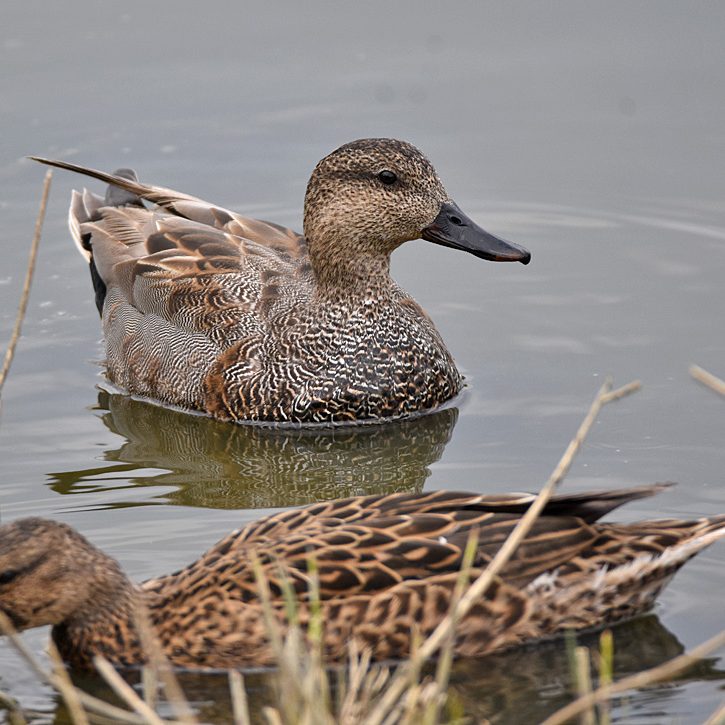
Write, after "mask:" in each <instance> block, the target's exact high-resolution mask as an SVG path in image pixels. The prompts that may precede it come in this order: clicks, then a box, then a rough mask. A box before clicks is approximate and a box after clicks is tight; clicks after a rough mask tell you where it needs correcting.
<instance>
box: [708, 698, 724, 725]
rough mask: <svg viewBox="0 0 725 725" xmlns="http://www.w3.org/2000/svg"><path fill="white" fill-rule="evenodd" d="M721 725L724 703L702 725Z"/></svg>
mask: <svg viewBox="0 0 725 725" xmlns="http://www.w3.org/2000/svg"><path fill="white" fill-rule="evenodd" d="M723 723H725V702H723V704H722V705H720V707H718V709H717V710H715V712H714V713H713V714H712V715H710V717H709V718H707V720H705V722H704V723H703V725H723Z"/></svg>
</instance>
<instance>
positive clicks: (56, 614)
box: [0, 518, 130, 630]
mask: <svg viewBox="0 0 725 725" xmlns="http://www.w3.org/2000/svg"><path fill="white" fill-rule="evenodd" d="M128 587H130V583H129V582H128V580H127V579H126V578H125V575H124V574H123V573H122V572H121V570H120V567H119V566H118V564H117V563H116V562H115V561H114V560H113V559H111V558H110V557H108V556H106V555H105V554H103V553H102V552H101V551H99V550H98V549H96V548H95V547H94V546H92V545H91V544H90V543H89V542H88V541H87V540H86V539H85V538H84V537H83V536H81V535H80V534H79V533H78V532H77V531H75V530H74V529H72V528H71V527H70V526H67V525H65V524H62V523H59V522H57V521H49V520H47V519H41V518H28V519H20V520H18V521H13V522H12V523H9V524H4V525H3V526H0V612H3V613H4V614H5V615H6V616H7V617H8V618H9V619H10V621H11V622H12V624H13V626H14V627H15V628H16V629H18V630H22V629H29V628H31V627H41V626H43V625H47V624H51V625H57V624H61V623H63V622H68V621H73V620H75V619H83V618H85V617H88V616H89V615H91V614H92V612H94V611H96V610H97V609H98V608H99V607H103V606H104V605H105V606H115V605H116V603H117V602H118V601H119V599H120V600H123V599H124V597H123V594H124V593H125V590H126V589H127V588H128Z"/></svg>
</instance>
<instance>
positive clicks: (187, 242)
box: [37, 139, 462, 424]
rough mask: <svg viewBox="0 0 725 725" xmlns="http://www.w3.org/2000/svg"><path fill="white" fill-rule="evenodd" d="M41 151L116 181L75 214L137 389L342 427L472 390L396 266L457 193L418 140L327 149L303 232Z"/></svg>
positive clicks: (114, 339) (116, 345) (208, 408)
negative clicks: (389, 174) (398, 252)
mask: <svg viewBox="0 0 725 725" xmlns="http://www.w3.org/2000/svg"><path fill="white" fill-rule="evenodd" d="M37 160H38V161H42V162H43V163H48V164H51V165H54V166H58V167H60V168H64V169H68V170H71V171H76V172H78V173H81V174H85V175H87V176H91V177H94V178H96V179H99V180H101V181H105V182H107V183H109V184H111V185H112V186H111V187H109V192H108V193H107V195H106V199H105V200H104V199H101V198H100V197H97V196H95V195H93V194H91V193H90V192H87V191H84V192H83V193H82V194H79V193H78V192H74V193H73V197H72V201H71V210H70V217H69V222H70V227H71V231H72V233H73V236H74V238H75V240H76V243H77V245H78V247H79V248H80V249H81V252H82V253H83V254H84V256H85V257H86V259H88V260H89V262H90V264H91V275H92V277H93V281H94V287H95V289H96V302H97V304H98V306H99V309H100V310H101V312H102V318H103V329H104V335H105V339H106V357H107V366H106V371H107V375H108V377H109V379H110V380H111V382H113V383H114V384H115V385H117V386H118V387H120V388H122V389H124V390H126V391H127V392H129V393H133V394H135V395H137V396H141V397H146V398H152V399H155V400H158V401H160V402H162V403H168V404H172V405H174V406H180V407H183V408H189V409H193V410H196V411H201V412H204V413H206V414H209V415H211V416H214V417H216V418H220V419H222V420H232V421H257V422H264V423H279V422H294V423H302V424H307V423H313V424H314V423H325V424H329V423H354V422H359V421H381V420H390V419H395V418H404V417H407V416H410V415H413V414H416V413H418V412H421V411H426V410H431V409H434V408H436V407H439V406H440V405H441V404H443V403H445V402H446V401H448V400H450V399H451V398H453V397H454V396H455V395H456V394H458V393H459V391H460V390H461V387H462V378H461V375H460V374H459V372H458V370H457V369H456V366H455V364H454V362H453V359H452V357H451V355H450V353H449V352H448V350H447V349H446V347H445V345H444V343H443V341H442V339H441V337H440V335H439V334H438V331H437V330H436V329H435V326H434V325H433V323H432V321H431V320H430V318H429V317H428V316H427V315H426V314H425V312H424V311H423V310H422V309H421V308H420V306H419V305H418V304H416V303H415V302H414V301H413V300H412V299H411V298H410V297H409V296H408V295H407V294H406V293H405V292H404V291H403V290H401V289H400V288H399V287H398V286H397V285H396V284H395V283H394V282H393V280H392V279H391V278H390V274H389V264H390V254H391V252H392V251H393V250H394V249H395V248H396V247H398V246H399V245H400V244H402V243H403V242H405V241H407V240H411V239H416V238H419V237H420V235H421V233H422V230H424V229H425V228H427V227H428V226H429V225H430V224H431V223H432V222H433V220H434V219H435V218H436V217H437V215H438V214H439V212H440V210H441V208H442V204H444V203H446V202H447V200H448V195H447V193H446V192H445V189H444V188H443V185H442V184H441V182H440V179H439V178H438V176H437V174H436V172H435V170H434V169H433V167H432V166H431V164H430V162H429V161H428V160H427V159H426V158H425V156H423V154H421V152H420V151H418V149H416V148H415V147H413V146H411V145H410V144H407V143H405V142H401V141H396V140H393V139H363V140H360V141H357V142H353V143H351V144H346V145H345V146H343V147H341V148H339V149H337V150H336V151H334V152H333V153H331V154H330V155H328V156H327V157H325V158H324V159H323V160H322V161H320V162H319V164H318V165H317V167H316V168H315V170H314V172H313V174H312V177H311V179H310V183H309V185H308V187H307V193H306V197H305V220H304V226H305V236H304V237H303V236H301V235H299V234H297V233H295V232H293V231H291V230H290V229H286V228H284V227H281V226H279V225H277V224H273V223H271V222H265V221H260V220H257V219H251V218H249V217H245V216H241V215H239V214H236V213H234V212H232V211H229V210H227V209H223V208H221V207H218V206H215V205H213V204H209V203H207V202H204V201H202V200H201V199H198V198H196V197H193V196H190V195H188V194H183V193H179V192H175V191H172V190H170V189H165V188H163V187H158V186H153V185H149V184H143V183H140V182H139V181H138V180H137V179H136V176H135V174H134V173H133V172H132V171H130V170H127V169H126V170H119V174H120V175H119V174H115V175H114V174H107V173H104V172H101V171H95V170H93V169H87V168H85V167H82V166H77V165H75V164H71V163H68V162H64V161H49V160H47V159H37ZM381 169H393V170H394V171H395V172H396V174H397V176H398V182H397V183H396V184H395V185H394V186H385V185H383V184H382V183H381V182H380V181H379V179H378V176H377V175H378V172H379V171H380V170H381ZM144 201H146V202H150V203H152V204H154V205H155V206H154V207H153V208H151V209H147V208H146V207H145V206H144ZM190 350H194V355H195V358H194V364H193V365H191V366H190V365H189V363H188V354H189V351H190Z"/></svg>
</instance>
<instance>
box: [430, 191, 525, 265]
mask: <svg viewBox="0 0 725 725" xmlns="http://www.w3.org/2000/svg"><path fill="white" fill-rule="evenodd" d="M420 236H421V237H422V238H423V239H425V240H427V241H429V242H435V243H436V244H442V245H443V246H444V247H452V248H453V249H462V250H463V251H464V252H470V253H471V254H475V255H476V256H477V257H481V258H482V259H490V260H491V261H493V262H521V263H522V264H528V263H529V262H530V261H531V252H529V251H528V250H526V249H524V248H523V247H520V246H519V245H518V244H514V243H513V242H507V241H504V240H503V239H499V238H498V237H494V236H493V234H489V233H488V232H486V231H484V230H483V229H481V227H479V226H478V224H476V222H474V221H473V219H471V218H469V217H467V216H466V215H465V214H464V213H463V212H462V211H461V210H460V209H459V208H458V204H456V203H454V202H452V201H446V202H444V203H443V204H442V205H441V210H440V212H439V213H438V216H437V217H436V218H435V219H434V220H433V223H432V224H430V225H429V226H427V227H426V228H425V229H423V231H422V232H421V234H420Z"/></svg>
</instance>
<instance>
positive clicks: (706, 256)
mask: <svg viewBox="0 0 725 725" xmlns="http://www.w3.org/2000/svg"><path fill="white" fill-rule="evenodd" d="M723 37H725V6H723V5H720V4H716V3H679V2H674V1H673V2H664V1H662V2H649V3H646V2H644V3H589V2H570V3H567V2H561V3H555V4H554V3H536V2H530V3H510V2H506V3H504V2H500V3H483V2H468V3H463V2H461V3H455V4H453V3H449V4H447V5H443V4H434V3H413V2H403V3H389V2H385V3H384V2H368V3H365V5H364V6H363V5H362V4H358V5H352V4H343V3H338V4H332V3H325V2H322V1H316V2H306V3H299V4H296V5H294V6H292V5H283V4H281V3H280V4H276V3H244V4H241V3H229V4H211V3H204V4H197V3H191V2H185V1H177V2H174V3H166V2H164V3H143V4H142V3H133V2H130V3H124V4H121V3H113V4H111V3H98V2H74V3H63V4H61V3H54V4H50V3H41V2H22V3H13V2H5V3H3V5H2V7H0V70H1V72H0V129H1V131H2V133H0V213H1V217H0V218H1V219H2V231H1V232H0V244H1V245H2V246H1V250H2V262H1V263H0V341H2V344H3V346H4V343H5V341H6V340H7V339H8V338H9V335H10V330H11V328H12V323H13V319H14V315H15V308H16V304H17V300H18V298H19V294H20V289H21V286H22V278H23V275H24V272H25V266H26V259H27V252H28V247H29V240H30V238H31V236H32V231H33V224H34V220H35V215H36V211H37V205H38V201H39V196H40V189H41V181H42V176H43V169H41V168H40V167H39V166H38V165H36V164H34V163H32V162H29V161H27V160H25V158H24V157H25V156H26V155H27V154H31V153H32V154H39V155H43V156H51V157H59V158H66V159H69V160H73V161H76V162H78V163H82V164H88V165H91V166H95V167H96V168H104V169H113V168H116V167H118V166H131V167H134V168H136V169H137V171H138V172H139V174H140V176H141V178H142V179H144V180H147V181H149V182H153V183H157V184H160V185H163V186H169V187H172V188H176V189H179V190H182V191H186V192H189V193H192V194H195V195H197V196H200V197H202V198H206V199H209V200H213V201H214V202H216V203H218V204H220V205H222V206H227V207H230V208H233V209H236V210H239V211H242V212H245V213H248V214H250V215H253V216H259V217H262V218H267V219H272V220H274V221H277V222H279V223H282V224H286V225H289V226H293V227H295V228H299V227H300V226H301V205H302V197H303V194H304V188H305V184H306V181H307V177H308V175H309V172H310V170H311V169H312V167H313V166H314V164H315V163H316V162H317V160H318V159H319V158H321V157H322V156H323V155H325V154H326V153H328V152H329V151H330V150H332V149H333V148H335V147H336V146H338V145H340V144H341V143H344V142H346V141H349V140H352V139H354V138H358V137H362V136H395V137H400V138H405V139H408V140H410V141H412V142H413V143H415V144H416V145H418V146H419V147H420V148H421V149H422V150H423V151H424V152H425V153H426V154H427V155H428V156H429V157H430V158H431V160H432V161H433V163H434V164H435V165H436V167H437V169H438V171H439V173H440V175H441V177H442V178H443V181H444V183H445V184H446V186H447V188H448V190H449V192H450V193H451V195H452V196H453V198H455V199H456V200H457V201H458V203H459V204H460V206H461V207H462V208H463V209H464V210H465V211H466V212H467V213H468V214H469V215H471V216H473V217H474V218H475V219H476V220H477V221H478V222H479V223H481V225H482V226H484V228H486V229H488V230H489V231H491V232H492V233H494V234H498V235H500V236H503V237H505V238H509V239H511V240H513V241H516V242H519V243H521V244H523V245H525V246H526V247H527V248H529V249H530V250H531V252H532V254H533V261H532V263H531V264H530V265H529V266H528V267H523V266H521V265H501V264H490V263H487V262H483V261H481V260H477V259H474V258H473V257H470V256H467V255H464V254H461V253H456V252H453V251H451V250H446V249H444V248H441V247H435V246H433V245H429V244H426V243H425V242H422V241H417V242H412V243H409V244H407V245H405V246H404V247H403V248H402V249H401V250H399V251H398V252H396V254H395V255H394V260H393V273H394V276H395V277H396V279H397V280H398V281H399V282H400V283H401V284H402V285H403V286H404V287H405V288H406V289H408V290H409V291H410V292H411V293H412V294H413V295H414V296H415V297H416V299H417V300H418V301H419V302H420V303H421V304H422V305H423V306H424V308H425V309H426V310H427V311H428V312H429V313H430V314H431V316H432V317H433V318H434V320H435V322H436V324H437V325H438V327H439V329H440V331H441V333H442V335H443V337H444V339H445V340H446V341H447V343H448V345H449V347H450V349H451V350H452V352H453V354H454V356H455V358H456V360H457V362H458V364H459V366H460V367H461V369H462V370H464V371H465V374H466V376H467V381H468V384H469V387H468V391H467V395H466V396H465V399H464V401H463V402H462V403H461V405H460V406H459V407H458V409H457V410H453V411H444V412H442V413H440V414H439V415H437V416H431V417H429V418H423V419H420V420H418V421H411V422H409V423H406V424H399V425H394V426H389V427H385V428H379V429H375V430H373V429H365V430H361V431H359V432H350V431H344V432H343V431H335V432H334V433H333V434H327V435H325V434H322V433H320V432H315V433H300V432H298V433H281V432H277V433H264V432H261V431H259V430H249V429H247V428H240V427H234V426H228V425H221V424H218V423H215V422H213V421H209V420H206V419H203V418H199V417H193V416H187V415H183V414H179V413H176V412H174V411H166V410H163V409H159V408H156V407H153V406H149V405H147V404H143V403H139V402H138V401H133V400H128V399H126V398H124V397H123V396H118V395H111V394H108V393H106V392H104V391H101V390H99V388H98V386H99V384H100V383H101V382H102V378H101V377H100V370H99V366H98V361H99V360H100V359H101V357H102V351H101V345H100V342H99V339H100V327H99V323H98V319H97V314H96V311H95V307H94V304H93V299H92V293H91V288H90V283H89V279H88V273H87V270H86V269H85V265H84V263H83V261H82V260H81V258H80V257H79V256H78V255H77V253H76V252H75V251H74V249H73V246H72V244H71V242H70V239H69V235H68V233H67V230H66V227H65V217H66V210H67V204H68V197H69V194H70V190H71V188H73V187H74V186H78V185H79V184H82V183H83V182H81V181H80V180H79V179H78V178H74V177H73V176H72V175H70V174H65V173H62V172H58V173H56V175H55V177H54V181H53V189H52V193H51V200H50V204H49V208H48V214H47V221H46V224H45V229H44V234H43V240H42V247H41V250H40V258H39V263H38V269H37V272H36V277H35V282H34V287H33V292H32V297H31V300H30V306H29V309H28V315H27V319H26V321H25V326H24V335H23V338H22V340H21V342H20V345H19V348H18V351H17V355H16V358H15V362H14V365H13V369H12V371H11V374H10V378H9V380H8V382H7V385H6V387H5V390H4V393H3V407H2V413H1V418H0V466H1V468H0V471H1V478H0V514H1V516H2V520H3V521H8V520H11V519H13V518H17V517H20V516H27V515H30V514H32V515H41V516H48V517H52V518H56V519H59V520H62V521H66V522H68V523H70V524H72V525H73V526H75V527H77V528H78V529H79V530H80V531H82V532H83V533H84V534H85V535H87V536H88V537H89V538H90V539H91V540H92V541H93V542H95V543H96V544H97V545H99V546H100V547H102V548H103V549H105V550H106V551H107V552H109V553H110V554H112V555H113V556H115V557H117V558H118V559H119V560H120V561H121V563H122V564H123V566H124V568H125V569H126V571H127V572H128V573H129V574H130V575H131V576H132V577H134V578H136V579H143V578H145V577H149V576H152V575H156V574H160V573H164V572H167V571H171V570H173V569H175V568H176V567H179V566H180V565H182V564H184V563H186V562H188V561H190V560H191V559H193V558H195V557H196V556H197V555H198V554H199V553H201V552H202V551H203V550H204V549H205V548H206V547H207V546H209V545H210V544H212V543H213V542H214V541H216V540H217V539H218V538H220V537H221V536H222V535H223V534H225V533H226V532H228V531H229V530H231V529H232V528H234V527H238V526H240V525H242V524H244V523H245V522H247V521H250V520H252V519H254V518H256V517H258V516H260V515H262V514H264V513H266V512H267V511H269V510H272V509H276V508H279V507H283V506H288V505H292V504H301V503H305V502H309V501H314V500H318V499H321V498H327V497H336V496H343V495H349V494H354V493H362V492H369V493H372V492H378V491H392V490H419V489H422V488H426V489H432V488H456V489H461V488H462V489H471V490H475V491H486V492H500V491H509V490H521V489H525V490H536V489H537V488H538V487H539V486H540V485H541V484H542V483H543V481H544V480H545V479H546V477H547V475H548V474H549V472H550V470H551V469H552V468H553V466H554V465H555V464H556V462H557V460H558V459H559V457H560V455H561V453H562V452H563V450H564V448H565V446H566V444H567V443H568V441H569V439H570V437H571V436H572V434H573V433H574V431H575V430H576V427H577V426H578V424H579V422H580V420H581V418H582V417H583V415H584V413H585V411H586V409H587V407H588V405H589V402H590V400H591V399H592V397H593V396H594V394H595V392H596V390H597V389H598V387H599V386H600V385H601V383H602V381H603V380H604V378H605V376H607V375H612V376H613V378H614V380H615V384H623V383H626V382H628V381H629V380H631V379H633V378H639V379H641V380H642V382H643V386H644V387H643V390H642V391H641V392H640V393H638V394H637V395H635V396H633V397H629V398H627V399H625V400H622V401H620V402H618V403H616V404H613V405H611V406H608V407H607V408H606V409H605V410H604V411H603V412H602V414H601V416H600V418H599V420H598V422H597V424H596V426H595V428H594V430H593V432H592V434H591V436H590V438H589V439H588V441H587V443H586V445H585V446H584V448H583V450H582V452H581V454H580V456H579V458H578V459H577V461H576V463H575V465H574V467H573V469H572V471H571V473H570V474H569V476H568V478H567V480H566V482H565V484H564V485H565V488H566V490H583V489H593V488H608V487H614V486H624V485H632V484H643V483H649V482H652V481H656V480H673V481H677V482H678V483H679V486H677V487H676V488H675V489H674V490H671V491H668V492H666V493H664V494H662V495H660V496H659V497H657V498H655V499H649V500H644V501H639V502H636V503H633V504H631V505H629V506H628V507H626V508H625V509H623V510H622V511H621V512H618V513H617V514H616V515H617V516H618V517H620V518H621V519H624V520H633V519H636V518H639V517H660V516H672V515H677V516H680V515H685V516H686V515H703V514H714V513H719V512H723V511H725V473H724V471H725V452H724V449H723V431H724V430H725V401H724V400H723V399H722V398H719V397H718V396H716V395H715V394H714V393H713V392H710V391H708V390H706V389H705V388H703V387H701V386H700V385H698V384H697V383H695V382H694V381H693V380H691V379H690V378H689V376H688V372H687V369H688V365H689V364H690V363H692V362H696V363H699V364H700V365H702V366H703V367H705V368H707V369H709V370H711V371H712V372H714V373H716V374H718V375H720V376H721V377H723V376H725V334H724V333H725V322H724V321H723V309H724V308H725V283H724V280H723V271H724V270H725V175H724V174H723V169H725V130H724V129H725V44H724V43H723ZM94 188H97V187H94ZM724 554H725V543H722V542H721V543H720V544H718V545H715V546H713V547H712V548H711V549H710V550H708V551H706V552H704V553H703V554H701V555H700V556H699V557H698V558H697V559H696V560H694V561H693V562H691V563H689V564H688V565H687V566H686V567H685V569H684V570H683V571H682V572H681V573H680V574H679V575H678V576H677V577H676V578H675V580H674V581H673V583H672V584H671V585H670V586H669V588H668V589H667V590H666V592H665V593H664V594H663V596H662V597H661V600H660V603H659V605H658V607H657V608H656V610H655V612H654V614H653V615H652V616H648V617H646V618H642V619H640V620H638V621H636V622H633V623H631V624H629V625H625V626H622V627H619V628H617V629H615V647H616V649H617V653H618V654H617V662H616V665H617V674H618V675H623V674H626V673H627V672H632V671H636V670H638V669H641V668H643V667H649V666H653V665H655V664H658V663H659V662H662V661H663V660H664V659H667V658H668V657H671V656H674V655H675V654H677V653H678V652H680V651H681V650H682V648H683V647H690V646H693V645H695V644H697V643H699V642H700V641H702V640H704V639H706V638H707V637H709V636H711V635H713V634H714V633H716V632H717V631H718V630H719V629H721V628H722V627H723V624H724V621H723V620H724V619H725V617H724V616H723V605H722V601H723V594H724V593H725V571H724V568H723V565H722V562H723V555H724ZM46 640H47V630H38V631H34V632H30V633H27V634H26V641H28V642H29V644H30V646H31V648H32V649H33V651H34V652H36V653H37V654H38V655H39V656H43V654H42V653H43V649H44V646H45V642H46ZM723 654H725V652H721V653H720V657H721V656H722V655H723ZM510 673H515V674H510ZM724 683H725V671H724V668H723V663H722V660H721V659H720V658H719V657H718V656H716V655H715V656H713V657H712V658H710V659H709V660H708V661H706V662H704V663H702V665H701V666H698V667H697V668H695V669H694V670H693V671H691V672H690V673H688V674H687V675H686V676H684V677H683V678H681V679H680V680H679V681H678V682H677V683H675V684H669V685H666V686H660V687H654V688H650V689H648V690H646V691H643V692H638V693H634V694H633V695H632V696H631V697H629V698H627V699H624V700H622V701H620V702H618V703H617V704H616V706H615V709H614V716H615V719H616V720H618V721H620V722H627V723H661V722H678V723H691V722H700V721H702V720H704V719H705V718H706V717H707V716H708V715H709V714H710V713H711V712H712V711H714V710H715V709H716V707H717V706H718V704H719V703H720V702H721V701H722V698H723V684H724ZM84 684H85V685H86V686H88V687H89V688H91V689H97V688H98V687H99V685H98V683H97V682H95V681H90V682H89V681H86V680H84ZM185 684H186V686H187V689H188V690H189V692H190V696H191V697H192V698H193V699H194V701H195V702H196V703H197V705H198V708H199V711H200V714H201V716H202V717H204V718H207V719H216V720H219V721H224V720H225V719H228V717H229V710H228V701H227V699H226V695H225V694H224V692H223V683H222V682H221V681H220V680H219V679H218V678H216V679H215V678H213V677H208V676H193V677H191V676H190V677H189V678H188V681H187V682H186V683H185ZM258 686H259V688H260V692H261V690H263V688H264V681H263V678H262V680H260V682H259V683H258ZM569 686H570V682H569V674H568V666H567V664H566V657H565V650H564V645H563V643H552V644H547V645H544V646H541V647H533V648H527V649H525V650H521V651H520V652H517V653H512V654H510V655H506V656H500V657H496V658H488V659H484V660H480V661H461V662H459V663H458V665H457V668H456V670H455V673H454V687H455V688H456V691H457V692H458V694H459V696H460V697H461V701H462V702H463V703H464V704H465V707H466V709H467V711H468V712H469V713H471V714H472V715H475V716H476V717H479V718H480V717H488V718H490V719H491V720H492V721H494V722H506V723H511V722H522V723H530V722H534V721H536V720H538V719H540V718H542V717H543V716H544V715H545V714H546V713H548V712H551V711H552V710H553V709H555V708H556V707H557V706H559V705H561V704H563V703H565V702H566V701H567V700H568V698H569V697H570V694H569V691H568V688H569ZM0 690H3V691H8V692H10V693H11V694H12V695H14V696H15V697H17V698H19V699H20V701H21V702H22V703H23V704H24V705H25V706H26V707H28V708H31V709H33V710H35V711H37V712H38V721H39V722H40V721H50V720H53V719H54V718H56V719H57V720H60V721H62V720H63V719H64V718H65V715H64V711H63V709H62V707H61V706H60V705H59V704H58V703H57V700H56V697H55V696H54V695H53V694H52V693H51V692H50V691H49V690H48V689H46V688H44V687H42V686H40V685H39V684H38V683H37V681H36V680H35V678H34V677H33V676H32V675H31V674H30V672H28V670H27V668H26V667H25V666H24V665H22V664H21V663H19V661H18V660H17V658H16V657H15V656H14V655H13V654H12V653H11V651H10V649H9V647H8V646H7V645H6V644H5V643H3V642H0ZM260 698H262V695H260Z"/></svg>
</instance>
